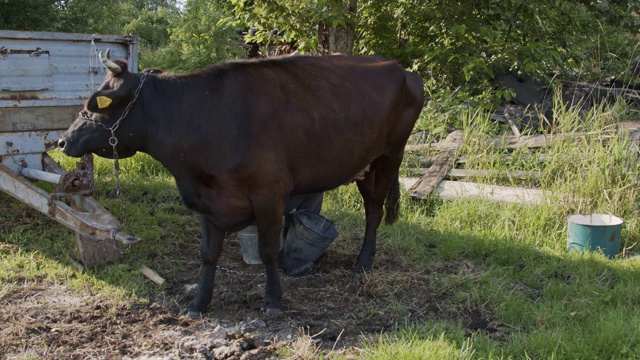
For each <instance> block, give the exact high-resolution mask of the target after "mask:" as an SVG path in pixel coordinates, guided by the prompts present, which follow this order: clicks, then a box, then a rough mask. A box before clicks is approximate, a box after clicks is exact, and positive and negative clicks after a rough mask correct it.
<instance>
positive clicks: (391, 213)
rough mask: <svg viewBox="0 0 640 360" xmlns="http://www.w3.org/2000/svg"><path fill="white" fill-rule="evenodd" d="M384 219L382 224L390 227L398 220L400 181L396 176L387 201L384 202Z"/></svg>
mask: <svg viewBox="0 0 640 360" xmlns="http://www.w3.org/2000/svg"><path fill="white" fill-rule="evenodd" d="M384 208H385V209H384V210H385V218H384V222H385V224H387V225H391V224H393V223H394V222H396V220H397V219H398V216H399V215H400V180H399V177H398V174H396V176H395V177H394V179H393V183H392V184H391V189H389V193H388V194H387V199H386V200H385V202H384Z"/></svg>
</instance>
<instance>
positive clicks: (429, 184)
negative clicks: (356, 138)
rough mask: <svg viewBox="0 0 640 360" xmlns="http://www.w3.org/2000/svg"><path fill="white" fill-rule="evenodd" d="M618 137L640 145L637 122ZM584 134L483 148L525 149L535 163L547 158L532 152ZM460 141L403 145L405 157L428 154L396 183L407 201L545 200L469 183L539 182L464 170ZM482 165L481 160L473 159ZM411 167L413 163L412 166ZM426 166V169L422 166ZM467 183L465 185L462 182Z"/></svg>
mask: <svg viewBox="0 0 640 360" xmlns="http://www.w3.org/2000/svg"><path fill="white" fill-rule="evenodd" d="M619 128H620V131H621V136H627V137H628V139H629V141H631V142H632V143H634V144H635V146H636V147H637V146H638V143H639V141H640V123H639V122H621V123H620V126H619ZM585 135H586V134H585V133H582V132H576V133H561V134H539V135H528V136H518V135H503V136H499V137H495V138H489V139H486V140H485V145H486V146H487V147H491V146H492V147H494V148H496V149H501V150H504V152H505V155H504V156H509V155H508V154H509V151H513V150H516V149H523V148H526V149H529V150H531V151H532V156H535V157H536V158H537V160H538V161H545V160H547V159H548V156H547V155H545V154H544V153H538V154H537V155H536V154H534V153H533V151H535V150H538V149H542V148H545V147H548V146H550V145H551V144H553V143H554V142H555V141H568V140H576V141H577V140H580V139H581V138H583V137H584V136H585ZM463 141H464V134H463V132H462V131H460V130H456V131H454V132H451V133H450V134H449V135H448V136H447V137H446V138H444V139H443V140H442V141H440V142H437V143H431V144H418V145H407V146H406V147H405V157H420V154H423V153H427V152H428V153H430V154H434V153H435V155H430V156H427V157H422V158H421V160H420V161H417V163H418V164H420V165H419V166H418V167H413V168H409V169H408V170H407V171H406V173H407V174H408V176H409V177H401V179H400V181H401V183H402V185H403V187H404V188H405V190H407V192H408V194H409V195H410V196H411V197H414V198H418V199H424V198H427V197H428V196H430V195H431V194H433V195H435V196H437V197H440V198H443V199H445V200H451V199H460V198H479V199H484V200H488V201H500V202H514V203H522V204H538V203H540V202H541V201H543V199H544V198H545V193H544V192H543V190H542V189H539V188H526V187H513V186H502V185H492V184H486V182H485V183H482V184H480V183H476V182H470V181H468V180H467V179H470V178H475V179H479V178H496V177H504V178H511V179H529V180H534V181H529V182H530V183H535V182H536V181H535V179H539V178H540V173H539V172H537V171H516V170H471V169H464V168H463V167H464V165H465V164H466V163H467V161H468V158H467V157H462V156H459V152H460V149H461V148H462V145H463ZM474 160H475V161H476V162H482V157H480V158H476V159H474ZM414 163H415V162H414ZM425 165H426V166H425ZM465 180H467V181H465Z"/></svg>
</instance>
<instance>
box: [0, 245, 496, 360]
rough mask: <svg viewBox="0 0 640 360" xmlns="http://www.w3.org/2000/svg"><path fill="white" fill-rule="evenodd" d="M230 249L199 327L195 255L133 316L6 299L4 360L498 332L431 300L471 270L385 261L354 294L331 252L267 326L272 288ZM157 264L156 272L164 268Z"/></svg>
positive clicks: (29, 295) (65, 291) (348, 347)
mask: <svg viewBox="0 0 640 360" xmlns="http://www.w3.org/2000/svg"><path fill="white" fill-rule="evenodd" d="M232 236H233V235H232ZM0 245H1V246H2V247H4V249H3V251H5V252H6V251H12V246H13V245H11V244H6V243H3V244H0ZM225 246H226V248H225V254H223V256H222V259H221V264H220V265H219V270H218V274H217V276H216V287H215V292H214V298H213V301H212V304H211V305H210V306H209V309H208V311H207V312H206V313H205V314H204V316H203V318H202V319H195V320H194V319H190V318H188V317H186V316H185V315H184V308H185V306H186V304H187V303H188V302H189V301H190V299H191V297H192V296H193V295H194V290H195V283H196V281H197V278H198V268H199V264H198V262H197V261H194V259H197V253H196V251H197V249H194V253H193V254H182V255H181V257H184V259H183V264H184V267H183V269H182V270H181V271H180V272H178V273H176V274H174V275H172V278H170V279H167V284H166V286H165V288H164V289H162V290H160V291H158V293H157V296H156V297H155V298H153V299H151V301H141V302H139V303H134V304H133V305H132V306H130V305H124V304H114V303H113V302H112V301H109V300H107V299H105V298H104V297H102V296H101V295H100V294H91V293H88V292H82V291H80V290H74V289H71V288H69V287H67V286H64V285H53V286H52V285H48V284H47V285H45V284H44V283H38V282H35V283H34V282H25V283H24V284H22V285H19V286H15V287H13V288H11V291H5V293H0V324H1V325H0V357H1V358H3V359H112V358H113V359H115V358H117V359H268V358H286V357H288V358H308V357H310V356H317V355H318V354H325V355H326V354H329V355H331V354H340V355H343V356H347V357H356V356H358V355H362V354H363V351H365V350H363V349H362V344H363V341H376V339H377V337H378V336H380V335H381V334H385V333H388V332H389V331H392V330H394V329H396V328H397V327H399V326H403V325H405V324H412V323H419V322H421V321H423V320H424V319H425V318H436V319H438V318H442V319H453V320H459V321H461V323H463V324H466V326H467V327H468V331H469V334H470V335H471V334H473V333H474V332H475V331H478V330H483V331H487V332H489V333H496V332H498V333H499V332H500V331H499V330H498V329H499V327H500V325H499V324H498V322H497V321H496V319H495V318H494V317H493V316H492V315H491V314H487V313H486V311H483V310H482V309H461V308H454V307H451V306H447V305H446V301H443V300H444V299H445V298H446V297H447V294H446V290H445V291H444V292H443V291H439V293H438V294H437V295H433V290H432V289H430V286H429V283H430V278H431V277H432V276H438V273H456V272H459V271H461V268H462V269H464V268H468V267H470V266H471V265H470V264H464V263H455V264H453V263H452V264H448V265H443V266H442V267H441V268H439V269H433V271H434V272H433V273H420V272H416V271H415V270H412V269H410V268H407V267H403V266H402V264H400V263H397V262H394V261H393V260H392V258H391V257H390V256H385V254H379V255H378V256H377V258H376V268H375V270H374V271H373V273H372V274H371V276H370V277H369V278H367V279H364V280H363V281H362V282H361V283H360V284H359V285H358V286H355V287H354V286H350V285H351V275H352V271H353V269H354V263H353V262H354V260H355V257H356V255H357V254H342V253H339V252H335V251H334V252H331V248H330V251H329V253H328V255H327V256H326V257H324V258H323V259H321V260H320V262H319V263H318V265H317V266H316V268H315V269H314V271H313V273H312V274H311V275H309V276H306V277H302V278H290V277H283V279H282V280H283V288H284V292H285V294H284V299H283V302H284V306H285V311H284V312H283V313H281V314H278V315H269V316H268V315H266V314H264V313H262V312H261V311H260V304H261V301H262V297H263V291H264V281H265V278H264V276H263V274H262V271H263V269H262V266H261V265H246V264H244V262H243V261H242V260H241V255H240V248H239V245H238V243H237V241H233V240H231V241H227V243H226V245H225ZM14 250H15V251H17V248H16V249H14ZM173 261H175V260H173ZM178 261H180V260H178ZM154 264H155V265H150V267H156V269H158V268H159V267H161V266H162V265H161V263H159V262H156V263H154ZM467 270H470V269H467ZM185 284H186V285H185Z"/></svg>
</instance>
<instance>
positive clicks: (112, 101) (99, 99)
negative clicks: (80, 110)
mask: <svg viewBox="0 0 640 360" xmlns="http://www.w3.org/2000/svg"><path fill="white" fill-rule="evenodd" d="M121 97H122V96H121V95H119V94H117V93H116V92H115V91H112V90H105V91H97V92H96V93H95V94H93V95H92V96H91V97H90V98H89V100H87V103H86V105H85V107H86V108H87V110H89V111H91V112H107V111H109V110H110V108H112V107H113V106H114V105H116V104H118V103H119V102H120V98H121Z"/></svg>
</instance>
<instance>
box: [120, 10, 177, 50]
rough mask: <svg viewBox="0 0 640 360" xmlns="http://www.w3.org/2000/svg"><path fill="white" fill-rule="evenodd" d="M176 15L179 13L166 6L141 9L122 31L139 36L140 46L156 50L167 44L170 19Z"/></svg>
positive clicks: (175, 17)
mask: <svg viewBox="0 0 640 360" xmlns="http://www.w3.org/2000/svg"><path fill="white" fill-rule="evenodd" d="M178 17H179V14H177V13H176V12H175V11H171V10H170V9H167V8H159V9H156V10H150V9H143V10H142V11H141V12H140V15H138V17H137V18H136V19H133V20H132V21H131V22H130V23H129V24H127V25H126V26H125V27H124V32H125V33H128V34H135V35H137V36H139V37H140V43H139V44H140V46H141V47H144V48H146V49H149V50H156V49H158V48H159V47H162V46H165V45H167V43H168V42H169V26H170V23H171V19H177V18H178ZM174 21H177V20H174Z"/></svg>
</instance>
